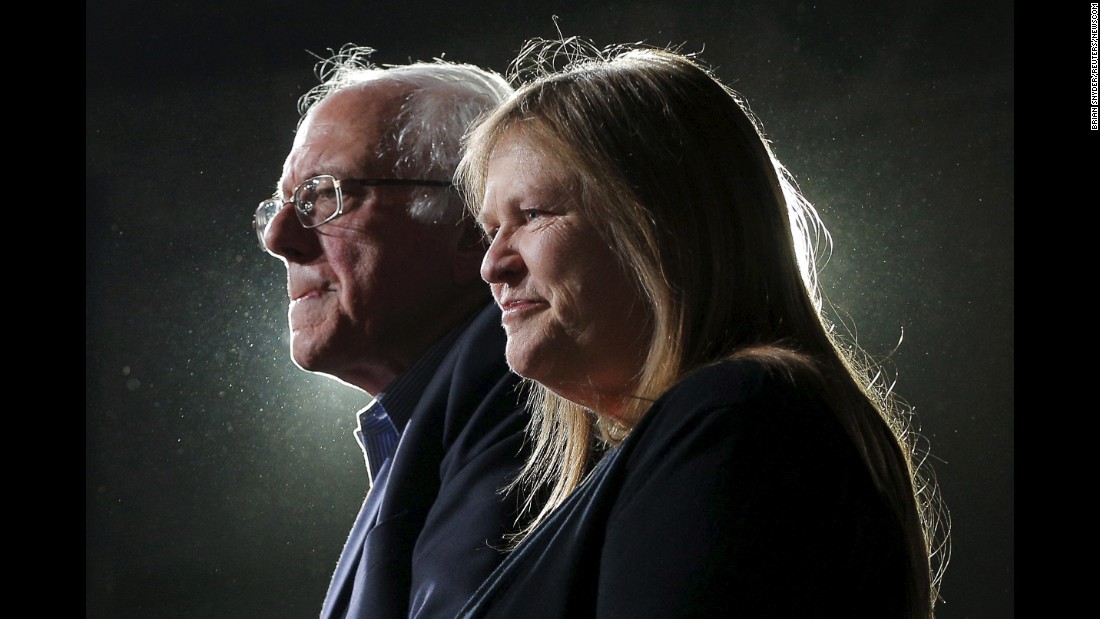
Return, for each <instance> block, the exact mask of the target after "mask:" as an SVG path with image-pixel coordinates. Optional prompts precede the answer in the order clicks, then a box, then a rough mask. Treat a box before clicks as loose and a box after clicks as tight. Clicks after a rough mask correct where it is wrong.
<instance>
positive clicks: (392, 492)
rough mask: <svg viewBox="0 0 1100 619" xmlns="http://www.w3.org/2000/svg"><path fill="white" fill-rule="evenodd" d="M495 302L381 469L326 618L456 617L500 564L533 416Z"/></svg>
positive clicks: (446, 362)
mask: <svg viewBox="0 0 1100 619" xmlns="http://www.w3.org/2000/svg"><path fill="white" fill-rule="evenodd" d="M504 343H505V337H504V332H503V329H502V328H501V326H500V312H499V310H498V309H497V308H496V306H495V305H492V306H490V307H486V308H485V309H484V310H482V311H481V312H480V313H479V314H478V315H477V316H476V317H475V318H474V319H473V321H472V322H471V323H470V325H469V326H468V327H467V328H466V329H465V331H464V332H463V333H462V334H461V335H460V336H459V337H458V339H457V341H456V342H455V344H454V345H453V347H452V348H451V350H450V352H449V353H448V354H447V355H446V357H445V358H444V359H443V361H442V363H441V365H440V367H439V369H438V371H437V372H436V374H435V375H434V377H433V378H432V380H431V382H430V383H429V385H428V387H427V388H426V389H425V390H424V392H423V395H422V397H421V398H420V400H419V402H418V403H417V405H416V408H415V410H414V412H413V414H412V416H411V417H410V419H409V422H408V425H407V426H406V427H405V430H404V432H403V433H402V435H401V441H400V443H399V444H398V447H397V451H396V453H395V454H394V456H393V458H392V459H391V460H390V461H389V463H388V464H386V465H385V466H384V467H383V468H382V470H381V471H380V472H379V475H378V479H377V480H376V482H375V486H374V487H373V488H372V489H371V492H370V494H369V495H368V497H367V500H366V501H365V502H364V503H363V507H362V509H361V510H360V512H359V516H358V517H357V518H356V521H355V525H354V527H353V528H352V531H351V534H350V535H349V537H348V541H347V543H346V545H345V547H344V551H343V553H342V555H341V557H340V561H339V563H338V564H337V567H336V572H335V574H334V576H333V578H332V582H331V584H330V585H329V591H328V595H327V596H326V598H325V604H324V607H323V610H322V612H321V616H322V617H323V618H325V619H329V618H335V617H345V616H346V617H356V618H359V617H368V618H370V619H389V618H396V617H408V616H417V617H453V616H454V614H455V612H456V611H457V610H458V609H459V608H461V606H462V604H463V603H464V602H465V600H466V599H467V598H468V597H469V595H470V593H471V592H473V591H474V589H476V588H477V586H478V584H479V583H481V581H482V580H483V579H484V578H485V577H486V575H488V574H489V573H490V572H491V571H492V569H493V568H494V567H495V566H496V565H497V564H498V563H499V562H500V561H501V560H502V559H503V557H504V555H503V553H501V552H500V551H499V550H497V548H499V547H500V546H501V545H502V536H503V535H504V534H505V533H506V532H508V531H510V526H511V525H512V523H513V520H514V512H515V509H516V501H515V500H514V498H512V499H507V498H502V497H501V496H500V495H499V493H498V490H499V489H500V488H501V487H502V486H504V485H505V484H506V483H507V482H508V481H510V480H511V478H512V477H513V476H514V475H515V473H516V471H517V470H518V467H519V466H520V465H521V464H522V458H523V455H522V454H521V447H522V441H523V428H524V426H525V423H526V417H525V416H524V415H523V414H522V413H521V411H520V406H519V405H518V403H517V402H518V400H517V397H518V394H517V393H516V386H517V382H518V377H516V376H515V375H514V374H512V373H511V372H509V370H508V367H507V365H506V363H505V360H504Z"/></svg>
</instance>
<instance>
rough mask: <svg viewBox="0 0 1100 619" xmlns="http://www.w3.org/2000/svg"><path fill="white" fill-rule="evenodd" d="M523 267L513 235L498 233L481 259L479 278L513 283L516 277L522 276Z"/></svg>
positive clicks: (490, 281)
mask: <svg viewBox="0 0 1100 619" xmlns="http://www.w3.org/2000/svg"><path fill="white" fill-rule="evenodd" d="M525 268H526V267H525V264H524V262H523V256H522V255H520V252H519V251H517V249H516V247H515V246H514V239H513V237H512V236H511V235H506V234H504V233H498V234H497V235H496V236H495V237H493V241H492V242H491V243H490V244H489V249H488V250H486V251H485V257H484V258H483V259H482V260H481V279H483V280H485V281H486V282H487V283H490V284H510V283H515V281H516V279H517V278H518V277H522V276H523V272H524V269H525Z"/></svg>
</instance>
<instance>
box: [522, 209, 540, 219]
mask: <svg viewBox="0 0 1100 619" xmlns="http://www.w3.org/2000/svg"><path fill="white" fill-rule="evenodd" d="M522 214H523V220H524V221H534V220H536V219H538V218H539V217H541V216H542V213H541V212H540V211H536V210H534V209H528V210H525V211H523V212H522Z"/></svg>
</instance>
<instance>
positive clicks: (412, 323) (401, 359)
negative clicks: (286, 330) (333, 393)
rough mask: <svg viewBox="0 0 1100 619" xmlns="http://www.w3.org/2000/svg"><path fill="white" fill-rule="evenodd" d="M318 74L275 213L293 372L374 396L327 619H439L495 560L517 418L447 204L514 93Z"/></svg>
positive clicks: (477, 282) (489, 308) (477, 248)
mask: <svg viewBox="0 0 1100 619" xmlns="http://www.w3.org/2000/svg"><path fill="white" fill-rule="evenodd" d="M370 53H371V50H369V49H366V48H345V49H344V50H341V52H340V53H339V54H337V55H336V56H334V57H333V58H332V59H330V60H328V61H326V63H324V64H323V65H322V67H323V68H324V70H323V71H322V72H321V73H320V75H321V77H322V82H323V83H322V84H321V85H320V86H318V87H316V88H314V89H313V90H312V91H310V92H309V93H308V94H307V95H306V96H305V97H303V99H302V102H301V104H302V105H301V107H302V111H303V117H302V120H301V123H300V125H299V128H298V132H297V135H296V138H295V140H294V145H293V147H292V148H291V151H290V154H289V155H288V156H287V159H286V163H285V164H284V166H283V172H282V177H281V178H280V180H279V184H278V189H277V191H276V194H275V197H273V198H272V199H270V200H265V201H264V202H263V203H261V204H260V207H259V208H258V209H257V210H256V221H255V224H256V230H257V234H258V235H259V237H260V242H261V244H262V245H263V247H264V248H265V249H266V250H267V251H269V252H270V253H272V254H274V255H275V256H277V257H279V258H280V259H281V260H282V261H283V263H284V264H285V265H286V269H287V289H288V293H289V296H290V309H289V321H290V331H291V351H292V354H293V357H294V361H295V363H296V364H297V365H299V366H300V367H301V368H303V369H304V370H307V371H310V372H317V373H322V374H325V375H328V376H331V377H333V378H335V379H337V380H339V381H342V382H344V383H347V384H349V385H352V386H355V387H358V388H359V389H361V390H363V391H365V392H367V393H369V394H371V395H372V396H374V398H373V400H372V402H371V405H370V406H368V407H367V408H365V409H364V410H362V411H360V412H359V414H358V421H359V424H358V428H356V430H355V435H356V438H357V439H358V440H359V442H360V445H361V446H362V447H363V451H364V454H365V456H366V459H367V465H368V472H369V474H370V476H371V481H372V488H371V491H370V493H369V494H368V496H367V499H366V501H365V502H364V504H363V507H362V509H361V510H360V513H359V516H358V518H357V519H356V521H355V524H354V526H353V528H352V531H351V534H350V536H349V538H348V541H347V544H346V545H345V547H344V551H343V553H342V555H341V557H340V560H339V562H338V564H337V567H336V572H335V574H334V576H333V578H332V582H331V584H330V586H329V591H328V595H327V596H326V598H325V601H324V605H323V610H322V617H325V618H329V617H371V618H375V619H377V618H387V617H407V616H423V617H444V616H445V617H451V616H454V614H455V612H456V611H457V610H458V609H459V608H460V607H461V606H462V604H463V603H464V602H465V601H466V598H467V597H468V596H469V595H470V594H471V593H472V592H473V591H474V589H475V588H476V587H477V585H479V584H480V583H481V581H482V580H483V579H484V578H485V577H486V576H487V575H488V574H489V572H490V571H491V570H492V569H493V568H494V567H495V566H496V565H497V563H499V561H500V560H501V559H502V556H503V555H502V553H501V551H500V548H501V547H503V546H504V545H505V543H504V540H503V536H504V535H505V534H506V533H508V532H509V530H510V527H511V525H513V524H514V521H515V516H516V514H515V511H516V501H515V500H514V498H513V499H511V500H509V499H508V498H507V497H502V496H501V494H500V492H499V490H500V489H501V488H502V487H504V486H506V485H507V483H508V482H509V481H510V480H511V479H512V478H513V477H514V475H515V473H516V471H517V469H518V467H519V465H520V464H521V463H522V459H523V455H522V454H521V449H522V443H523V440H522V439H523V427H524V425H525V418H524V417H523V415H522V414H521V410H520V406H519V404H518V403H517V399H516V398H517V394H516V393H515V392H516V388H515V387H516V381H517V378H516V377H515V375H513V374H511V373H510V372H509V371H508V368H507V365H506V363H505V361H504V356H503V349H504V334H503V332H502V330H501V327H500V313H499V310H498V309H497V308H496V307H495V305H494V304H493V303H492V302H491V298H490V296H489V290H488V287H487V286H486V285H485V283H484V282H482V281H481V279H480V276H479V268H480V264H481V259H482V256H483V254H484V245H483V243H482V240H481V237H480V233H479V232H478V231H477V230H476V228H475V227H474V225H473V222H472V221H470V220H469V218H464V217H463V212H464V211H463V204H462V202H461V199H460V197H459V196H458V194H457V193H456V192H455V191H454V190H452V189H450V188H449V185H450V180H451V175H452V174H453V172H454V168H455V165H456V163H457V160H458V156H459V151H460V144H461V137H462V135H463V133H464V132H465V130H466V128H467V126H468V124H469V123H470V122H471V121H472V120H473V119H475V118H476V117H477V116H478V115H479V114H481V113H483V112H484V111H486V110H487V109H489V108H491V107H492V106H494V105H496V104H497V103H498V102H499V101H500V100H501V99H502V98H504V97H505V96H507V95H508V94H509V93H510V91H511V89H510V87H509V86H508V85H507V83H506V82H505V81H504V80H503V79H501V78H500V77H499V76H497V75H496V74H493V73H491V72H487V71H484V70H481V69H478V68H476V67H472V66H469V65H457V64H452V63H444V62H441V61H439V62H433V63H416V64H411V65H405V66H400V67H390V68H385V69H382V68H377V67H373V66H371V65H370V63H369V62H367V61H366V57H367V56H368V55H369V54H370Z"/></svg>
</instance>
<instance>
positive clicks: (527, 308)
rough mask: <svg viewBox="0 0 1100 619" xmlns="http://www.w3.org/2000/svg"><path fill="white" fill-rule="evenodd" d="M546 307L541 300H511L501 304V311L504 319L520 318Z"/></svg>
mask: <svg viewBox="0 0 1100 619" xmlns="http://www.w3.org/2000/svg"><path fill="white" fill-rule="evenodd" d="M544 305H546V302H545V301H542V300H541V299H509V300H506V301H501V302H500V311H501V313H502V314H503V319H504V320H508V319H509V318H514V317H519V316H522V315H523V314H526V313H528V312H531V311H534V310H536V309H538V308H540V307H542V306H544Z"/></svg>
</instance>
